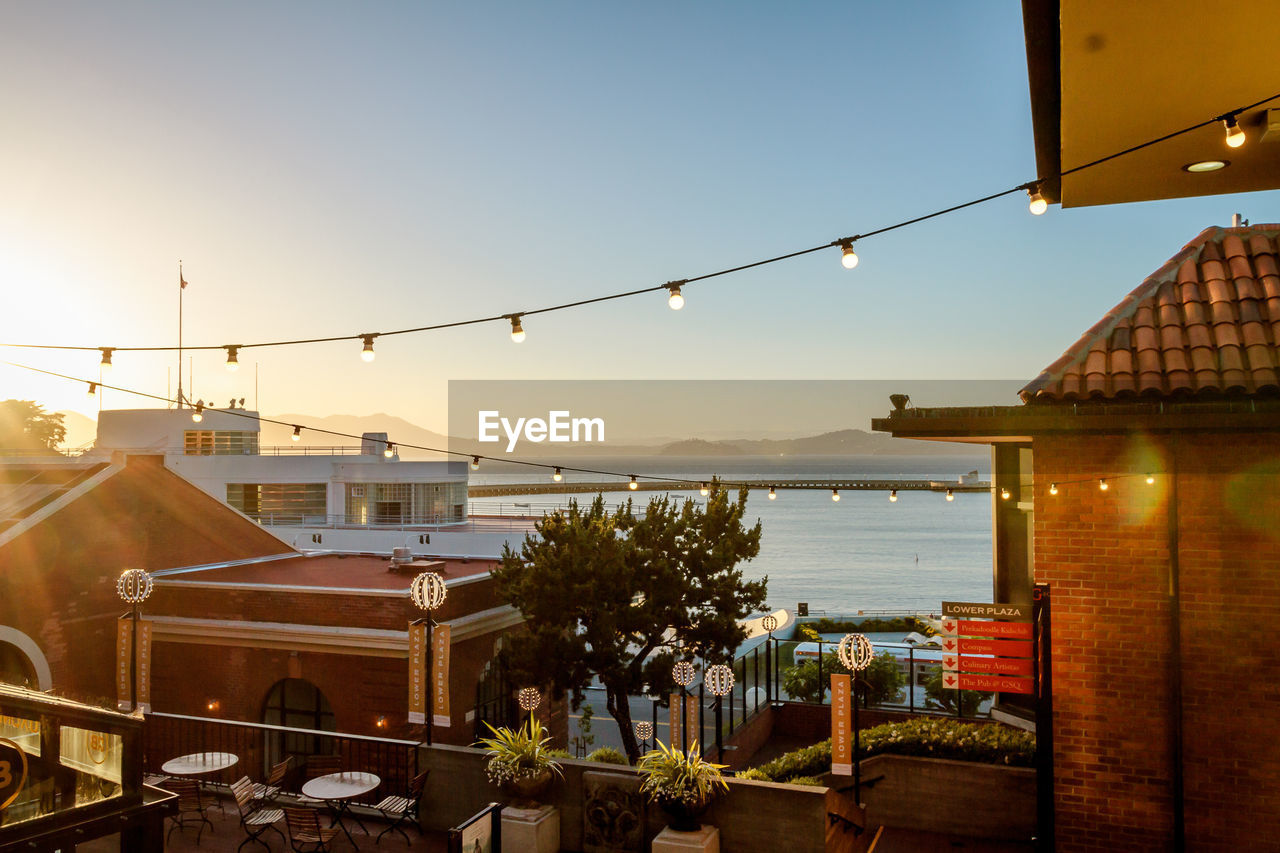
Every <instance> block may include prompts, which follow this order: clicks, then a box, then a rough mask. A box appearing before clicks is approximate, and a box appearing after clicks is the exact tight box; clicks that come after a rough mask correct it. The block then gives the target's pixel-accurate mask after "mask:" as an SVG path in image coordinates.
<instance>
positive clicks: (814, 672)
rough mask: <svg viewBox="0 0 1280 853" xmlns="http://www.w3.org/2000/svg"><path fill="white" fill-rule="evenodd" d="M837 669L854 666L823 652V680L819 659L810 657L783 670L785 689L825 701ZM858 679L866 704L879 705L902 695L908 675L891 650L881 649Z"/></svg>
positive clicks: (802, 699)
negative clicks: (899, 665) (820, 674)
mask: <svg viewBox="0 0 1280 853" xmlns="http://www.w3.org/2000/svg"><path fill="white" fill-rule="evenodd" d="M833 672H843V673H849V672H850V670H849V669H847V668H846V667H845V665H844V664H842V663H841V662H840V656H839V655H837V654H836V653H835V652H828V653H827V654H824V655H823V656H822V680H821V681H819V680H818V662H817V661H816V660H806V661H804V662H802V663H798V664H796V665H795V666H793V667H791V668H790V669H788V670H786V671H785V672H784V673H783V674H782V689H783V690H785V691H786V693H787V695H788V696H790V697H791V698H792V699H796V700H798V701H800V702H823V701H825V699H826V695H827V691H829V690H830V689H831V674H832V673H833ZM858 681H859V682H860V687H859V688H858V695H859V697H860V698H862V700H863V702H864V704H866V705H878V704H880V703H881V702H896V701H897V700H898V699H899V697H900V696H901V695H902V687H903V685H904V684H906V683H907V677H906V676H905V675H904V674H903V673H902V670H901V669H900V668H899V667H898V662H897V661H896V660H894V659H893V655H891V654H889V652H881V653H880V654H878V655H876V656H875V657H874V658H872V659H871V663H870V664H869V665H868V666H867V668H866V669H864V670H863V671H862V675H861V676H859V678H858Z"/></svg>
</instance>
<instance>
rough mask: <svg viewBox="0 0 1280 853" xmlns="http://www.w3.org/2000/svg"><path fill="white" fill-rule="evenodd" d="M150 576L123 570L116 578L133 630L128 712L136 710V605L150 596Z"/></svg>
mask: <svg viewBox="0 0 1280 853" xmlns="http://www.w3.org/2000/svg"><path fill="white" fill-rule="evenodd" d="M151 587H152V583H151V575H149V574H147V573H146V571H144V570H143V569H125V570H124V571H123V572H121V574H120V577H118V578H116V594H117V595H119V596H120V598H121V599H122V600H123V601H124V602H125V603H126V604H128V605H129V610H130V613H131V615H132V617H133V619H132V621H133V625H132V628H133V630H132V631H130V633H129V710H130V711H131V712H132V711H136V710H138V605H139V604H141V603H142V602H144V601H146V600H147V596H149V595H151Z"/></svg>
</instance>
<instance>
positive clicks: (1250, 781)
mask: <svg viewBox="0 0 1280 853" xmlns="http://www.w3.org/2000/svg"><path fill="white" fill-rule="evenodd" d="M1034 448H1035V465H1036V470H1035V524H1034V541H1035V566H1034V571H1035V579H1036V580H1037V581H1040V582H1047V583H1049V584H1051V585H1052V591H1053V608H1054V609H1053V620H1054V625H1053V642H1054V710H1055V716H1054V762H1055V784H1056V804H1055V805H1056V810H1057V829H1058V832H1057V841H1058V848H1059V849H1060V850H1067V851H1072V850H1115V849H1124V850H1134V851H1140V850H1152V851H1155V850H1167V849H1169V848H1170V845H1171V844H1172V841H1173V831H1174V823H1173V813H1174V796H1173V791H1174V788H1173V784H1172V780H1173V778H1174V758H1173V756H1174V731H1175V729H1174V725H1175V716H1174V713H1175V712H1174V709H1175V708H1176V703H1175V694H1174V692H1173V683H1174V681H1173V662H1174V656H1173V654H1172V645H1173V642H1174V636H1175V635H1174V618H1173V617H1174V614H1173V609H1172V606H1171V598H1170V576H1171V560H1170V548H1169V543H1170V495H1171V493H1172V490H1173V486H1174V482H1173V480H1172V478H1171V477H1170V476H1169V475H1168V474H1165V473H1163V472H1168V471H1172V470H1175V466H1176V470H1177V472H1178V473H1177V476H1176V489H1177V512H1176V518H1177V522H1178V543H1179V544H1178V551H1177V554H1178V558H1179V562H1180V572H1179V577H1180V586H1181V609H1180V615H1181V621H1182V631H1181V635H1182V645H1181V649H1182V657H1183V664H1182V682H1183V687H1182V700H1183V731H1184V735H1183V738H1182V746H1183V752H1184V758H1183V764H1182V766H1183V773H1184V790H1185V827H1186V838H1187V842H1188V847H1189V849H1197V850H1224V851H1225V850H1263V849H1274V844H1275V839H1276V838H1277V837H1280V798H1277V797H1276V796H1275V791H1276V790H1278V789H1280V749H1278V748H1277V746H1276V739H1275V738H1274V736H1273V734H1272V733H1271V729H1273V728H1274V721H1275V720H1276V719H1277V716H1276V714H1277V709H1278V708H1280V701H1278V700H1280V664H1278V663H1277V658H1276V656H1275V655H1274V654H1273V653H1271V652H1270V650H1269V648H1268V645H1269V643H1268V641H1267V639H1266V638H1267V632H1268V631H1269V630H1270V629H1272V628H1273V627H1274V626H1275V625H1276V624H1278V622H1280V497H1278V496H1277V494H1278V492H1280V490H1278V489H1277V486H1278V485H1280V477H1278V476H1277V474H1278V473H1280V466H1277V463H1276V459H1277V458H1278V457H1280V439H1278V438H1277V437H1276V436H1274V435H1267V434H1260V435H1256V434H1255V435H1214V434H1201V435H1192V436H1179V437H1178V438H1177V439H1176V442H1175V440H1173V439H1170V438H1169V437H1168V436H1129V437H1122V436H1070V437H1049V438H1037V439H1036V441H1035V444H1034ZM1147 472H1156V473H1157V477H1156V483H1155V484H1154V485H1148V484H1147V483H1146V481H1145V474H1146V473H1147ZM1122 475H1130V476H1122ZM1100 477H1105V478H1107V480H1108V483H1109V488H1108V490H1107V491H1105V492H1103V491H1101V490H1100V489H1099V487H1098V482H1097V478H1100ZM1051 483H1058V484H1059V485H1058V494H1057V495H1056V496H1051V495H1050V494H1049V488H1050V484H1051Z"/></svg>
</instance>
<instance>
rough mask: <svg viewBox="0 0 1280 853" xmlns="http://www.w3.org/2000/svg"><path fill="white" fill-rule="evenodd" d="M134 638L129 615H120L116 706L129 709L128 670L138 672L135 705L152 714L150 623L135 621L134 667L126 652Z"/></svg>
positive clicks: (122, 709)
mask: <svg viewBox="0 0 1280 853" xmlns="http://www.w3.org/2000/svg"><path fill="white" fill-rule="evenodd" d="M132 640H133V618H132V616H121V617H120V619H119V620H118V621H117V622H116V707H117V708H118V709H119V710H121V711H130V710H132V705H131V698H132V697H130V695H129V691H130V684H129V678H130V671H131V669H133V670H136V672H137V682H138V707H139V708H141V709H142V712H143V713H146V714H149V713H151V623H150V622H148V621H147V620H145V619H139V620H138V658H137V660H136V661H135V662H134V667H132V668H131V667H130V666H129V651H130V647H131V646H132Z"/></svg>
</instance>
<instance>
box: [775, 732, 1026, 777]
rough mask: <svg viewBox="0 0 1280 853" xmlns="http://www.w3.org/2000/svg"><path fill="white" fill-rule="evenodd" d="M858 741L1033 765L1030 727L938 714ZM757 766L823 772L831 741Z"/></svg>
mask: <svg viewBox="0 0 1280 853" xmlns="http://www.w3.org/2000/svg"><path fill="white" fill-rule="evenodd" d="M861 741H862V755H863V757H864V758H866V757H869V756H872V755H878V754H880V753H889V754H894V755H918V756H924V757H927V758H949V759H952V760H954V761H976V762H981V763H984V764H1007V765H1010V766H1012V767H1031V766H1033V765H1034V764H1035V758H1036V738H1035V735H1033V734H1031V733H1030V732H1024V731H1022V730H1021V729H1012V728H1008V727H1005V726H998V725H995V724H992V723H987V724H975V723H962V722H958V721H956V720H950V719H945V718H938V717H918V718H916V719H913V720H907V721H905V722H901V723H886V724H885V725H883V726H876V727H874V728H870V729H865V730H863V732H862V736H861ZM755 769H756V770H758V771H759V772H760V774H761V775H763V776H764V778H765V779H767V780H769V781H773V782H793V783H794V782H795V780H796V779H797V778H798V777H805V776H810V777H812V776H821V775H823V774H825V773H828V772H830V770H831V740H830V739H828V740H824V741H821V742H819V743H815V744H813V745H812V746H806V747H804V748H802V749H797V750H795V751H794V752H788V753H787V754H786V755H781V756H779V757H778V758H775V759H774V760H773V761H770V762H767V763H765V764H762V765H760V766H759V767H758V768H755ZM752 778H758V777H755V776H753V777H752ZM802 784H803V783H802Z"/></svg>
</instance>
